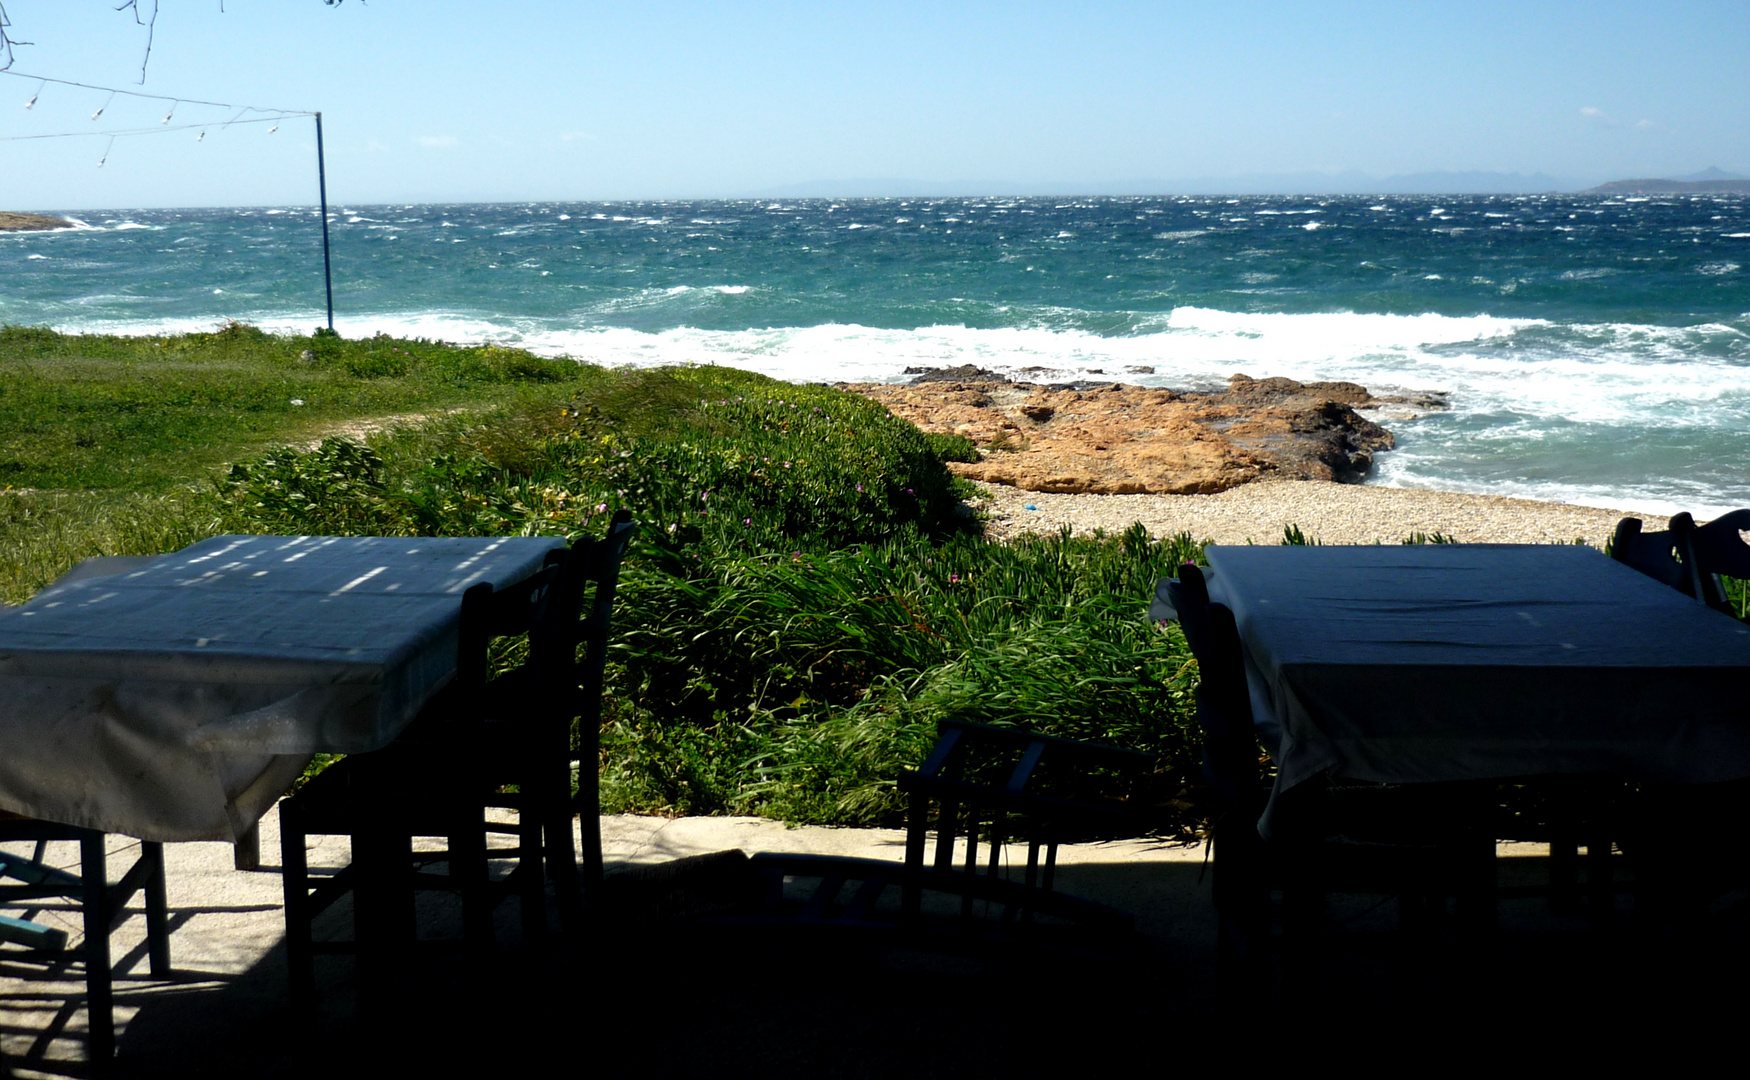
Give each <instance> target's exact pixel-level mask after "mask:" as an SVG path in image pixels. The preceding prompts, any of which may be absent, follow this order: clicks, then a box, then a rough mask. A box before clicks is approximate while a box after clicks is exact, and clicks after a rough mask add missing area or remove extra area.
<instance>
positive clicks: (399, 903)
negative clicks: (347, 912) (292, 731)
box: [351, 754, 417, 1015]
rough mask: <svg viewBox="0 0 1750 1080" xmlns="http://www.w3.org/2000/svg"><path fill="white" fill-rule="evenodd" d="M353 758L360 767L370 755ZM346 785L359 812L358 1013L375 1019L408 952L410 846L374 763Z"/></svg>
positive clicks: (412, 923)
mask: <svg viewBox="0 0 1750 1080" xmlns="http://www.w3.org/2000/svg"><path fill="white" fill-rule="evenodd" d="M356 758H357V759H358V760H361V761H364V760H365V759H368V758H369V755H367V754H360V755H356ZM351 779H352V781H353V785H354V787H353V791H352V796H353V800H354V806H355V807H357V809H358V812H359V822H358V826H357V829H356V830H355V831H354V833H353V853H352V864H353V870H354V874H355V879H354V884H353V924H354V930H353V933H354V937H355V939H356V941H357V948H358V994H359V1013H360V1015H365V1014H380V1013H382V1012H384V1011H386V1010H387V1009H388V1008H390V1006H391V1003H392V1002H393V1000H394V997H393V995H392V993H391V991H392V990H393V988H394V986H395V983H396V981H397V980H398V979H399V978H401V977H402V973H403V971H404V968H405V967H406V963H407V960H408V958H409V955H410V954H411V952H412V945H413V938H414V936H415V930H416V919H417V912H416V910H415V907H414V902H413V890H412V888H410V887H409V882H408V881H407V877H408V876H409V875H410V874H411V873H412V869H411V866H412V860H413V844H412V838H411V836H409V835H408V832H407V830H406V829H405V828H404V827H402V825H401V820H400V819H401V816H402V812H403V810H404V808H402V807H400V806H398V805H397V803H398V795H399V793H398V792H396V791H394V790H391V787H392V785H390V784H388V783H386V782H382V781H386V780H387V779H388V778H387V777H380V776H379V770H377V769H376V768H375V767H374V763H370V764H365V765H361V766H360V767H359V768H358V769H357V770H356V771H355V772H354V773H353V775H352V777H351Z"/></svg>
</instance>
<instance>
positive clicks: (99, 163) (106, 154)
mask: <svg viewBox="0 0 1750 1080" xmlns="http://www.w3.org/2000/svg"><path fill="white" fill-rule="evenodd" d="M114 145H115V136H114V135H111V136H110V137H109V142H107V143H104V144H103V156H102V157H100V158H98V159H97V167H98V168H100V169H101V168H103V163H104V162H106V161H108V160H109V148H110V147H112V146H114Z"/></svg>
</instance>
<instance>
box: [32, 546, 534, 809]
mask: <svg viewBox="0 0 1750 1080" xmlns="http://www.w3.org/2000/svg"><path fill="white" fill-rule="evenodd" d="M564 545H565V541H564V540H563V539H560V538H556V537H439V538H434V537H336V536H247V535H226V536H215V537H212V538H210V539H207V540H203V541H201V542H199V543H197V544H194V545H192V546H190V547H187V548H184V549H183V550H181V551H178V552H175V553H173V554H168V555H163V556H160V557H157V558H153V559H150V560H147V561H145V562H144V563H142V564H139V565H131V564H130V565H129V567H128V568H127V569H125V570H124V571H123V572H120V573H114V574H101V575H98V576H83V577H81V576H78V575H68V578H67V579H64V580H63V581H61V582H59V583H56V584H53V585H51V586H49V587H48V588H46V589H44V590H43V591H42V592H40V593H38V594H37V595H36V596H35V597H34V598H32V599H31V600H30V601H29V602H27V603H25V604H24V605H22V606H19V607H12V608H0V809H4V810H8V811H12V812H14V813H18V814H24V815H28V816H30V817H34V818H40V819H44V820H48V821H54V822H58V823H62V824H67V825H77V826H81V827H84V828H90V829H97V830H101V831H103V832H114V833H121V834H124V835H128V836H134V837H138V838H140V839H142V840H150V841H187V840H228V841H232V842H237V841H240V840H243V839H244V838H245V837H249V836H252V834H253V828H254V826H255V823H256V821H257V820H258V819H259V818H260V817H261V816H262V815H263V814H264V813H266V812H267V810H268V809H269V808H271V807H272V806H273V804H274V802H275V801H276V800H277V799H278V798H279V797H280V796H281V795H282V794H283V793H284V792H285V791H286V789H287V788H288V787H289V786H290V785H291V784H292V782H293V781H294V780H295V779H296V778H297V777H298V776H299V774H300V773H301V772H302V770H303V769H304V768H305V767H306V765H308V763H309V762H310V761H311V759H312V757H313V756H314V755H316V754H319V753H340V754H353V753H362V752H367V751H371V750H376V749H380V748H382V747H384V746H386V745H388V744H389V743H390V742H391V741H392V740H393V739H394V738H395V737H396V735H397V734H399V733H400V732H401V731H402V730H403V729H404V728H405V727H406V726H407V725H408V724H409V723H410V722H412V720H413V718H414V717H415V716H416V715H418V713H419V711H420V709H421V707H422V706H423V705H424V704H425V703H426V702H427V701H428V700H429V699H430V698H431V697H432V696H433V695H434V694H435V693H437V691H439V690H440V689H442V687H443V686H444V685H445V684H446V683H447V682H449V681H450V679H451V678H452V677H453V676H454V675H455V672H456V656H457V651H456V650H457V633H458V624H459V620H460V614H461V600H462V593H463V592H464V591H465V590H467V589H468V588H469V587H470V586H473V585H475V584H478V583H480V582H490V583H492V584H493V585H494V586H498V587H502V586H505V585H508V584H511V583H513V582H516V581H518V580H521V579H522V578H524V577H527V576H528V575H529V574H532V573H534V572H535V571H537V570H538V569H539V568H540V567H541V566H542V565H543V563H544V562H545V560H546V558H547V556H548V553H549V552H550V551H553V550H554V549H556V548H561V547H563V546H564Z"/></svg>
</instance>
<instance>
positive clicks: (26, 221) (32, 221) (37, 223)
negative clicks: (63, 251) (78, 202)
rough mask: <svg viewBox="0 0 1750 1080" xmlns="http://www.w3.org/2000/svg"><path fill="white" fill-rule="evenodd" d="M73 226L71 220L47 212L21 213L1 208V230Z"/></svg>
mask: <svg viewBox="0 0 1750 1080" xmlns="http://www.w3.org/2000/svg"><path fill="white" fill-rule="evenodd" d="M72 227H73V223H72V222H71V221H66V220H64V219H62V218H58V217H50V216H48V215H47V214H19V213H14V212H13V211H11V210H0V232H41V231H46V230H48V229H70V228H72Z"/></svg>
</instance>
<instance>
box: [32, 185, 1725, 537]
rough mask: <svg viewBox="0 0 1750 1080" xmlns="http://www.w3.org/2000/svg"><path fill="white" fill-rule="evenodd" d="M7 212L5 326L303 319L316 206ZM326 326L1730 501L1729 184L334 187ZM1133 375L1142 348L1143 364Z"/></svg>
mask: <svg viewBox="0 0 1750 1080" xmlns="http://www.w3.org/2000/svg"><path fill="white" fill-rule="evenodd" d="M69 216H71V217H73V218H75V219H77V220H78V221H79V222H80V225H79V227H78V228H75V229H71V230H63V231H59V232H54V233H22V234H21V233H13V234H0V274H3V275H4V285H3V286H0V322H3V323H15V324H30V325H47V326H53V327H55V328H57V329H61V330H68V331H79V330H85V331H96V330H101V331H114V332H148V331H163V330H186V329H206V328H211V327H212V326H214V325H216V324H218V323H221V322H222V321H224V320H227V319H238V320H242V321H246V322H251V323H255V324H257V325H260V326H263V327H265V328H268V329H299V330H303V331H305V332H308V331H309V330H310V329H311V328H312V327H314V326H316V325H317V324H318V323H319V322H320V321H321V319H322V277H321V239H320V231H319V221H318V218H317V215H316V212H315V211H314V210H313V209H310V208H307V207H305V208H299V207H284V208H280V207H269V208H256V209H224V210H139V211H127V212H121V211H103V212H91V213H79V212H73V213H71V214H70V215H69ZM330 220H331V227H332V230H333V258H334V290H335V297H334V302H335V313H336V324H337V326H338V327H339V329H340V331H341V332H342V333H343V334H346V335H348V336H353V335H364V334H373V333H377V332H387V333H391V334H397V335H410V336H425V337H432V338H442V339H444V340H450V341H477V340H494V341H500V342H505V343H509V344H516V345H521V346H525V347H527V348H530V349H533V350H535V351H537V352H541V353H544V354H548V355H555V356H557V355H569V356H574V357H578V358H581V359H587V360H591V361H596V362H601V363H608V364H680V363H706V362H709V363H720V364H732V365H735V366H737V367H745V368H751V369H754V370H758V371H763V372H766V373H769V374H772V375H776V376H780V377H783V378H787V379H795V380H805V381H832V380H838V379H851V380H877V379H900V378H903V372H904V371H905V369H906V368H908V367H918V366H941V365H950V364H962V363H972V364H978V365H980V366H983V367H986V368H991V369H995V370H999V371H1006V372H1019V371H1021V370H1023V369H1027V370H1028V371H1029V377H1031V378H1034V379H1037V380H1040V381H1058V380H1070V379H1078V378H1101V377H1102V376H1104V377H1115V378H1121V379H1123V380H1125V381H1131V382H1139V383H1144V384H1153V385H1166V386H1174V387H1213V386H1218V385H1220V384H1221V383H1222V382H1223V381H1224V380H1225V378H1226V377H1227V376H1228V375H1229V374H1232V373H1234V372H1245V373H1246V374H1249V375H1252V376H1255V377H1264V376H1270V375H1284V376H1289V377H1291V378H1296V379H1303V380H1305V379H1349V380H1353V381H1355V382H1359V383H1362V384H1363V385H1365V386H1367V387H1368V388H1370V389H1372V390H1374V391H1375V392H1397V391H1412V392H1422V391H1440V392H1442V393H1444V394H1446V395H1447V396H1448V399H1449V401H1450V403H1451V407H1450V408H1449V409H1447V410H1445V411H1441V412H1432V413H1428V414H1426V415H1423V416H1420V417H1417V418H1414V419H1396V420H1388V421H1387V424H1388V426H1389V427H1391V428H1392V429H1393V430H1394V431H1395V432H1396V434H1397V436H1398V449H1397V450H1395V451H1393V452H1391V453H1388V454H1385V455H1382V457H1381V459H1380V464H1379V466H1378V470H1377V473H1376V475H1375V477H1374V478H1373V479H1372V481H1371V482H1374V483H1381V484H1391V485H1400V486H1413V487H1431V488H1444V489H1451V490H1461V491H1480V492H1489V493H1496V494H1505V495H1521V496H1528V497H1533V498H1543V499H1555V500H1561V501H1568V502H1580V503H1589V504H1594V505H1604V506H1615V507H1624V508H1638V509H1645V510H1650V511H1660V510H1670V509H1673V508H1685V509H1691V510H1695V511H1698V512H1700V513H1702V514H1704V515H1705V514H1706V513H1707V512H1710V511H1712V510H1717V509H1719V508H1723V507H1732V506H1750V453H1747V452H1746V450H1747V448H1750V438H1747V434H1750V199H1747V198H1744V197H1734V196H1719V197H1683V196H1672V197H1649V198H1621V197H1616V198H1606V197H1598V196H1584V195H1548V196H1524V197H1521V196H1498V197H1482V196H1454V197H1447V198H1429V197H1426V196H1413V197H1411V196H1404V197H1396V196H1392V197H1377V196H1375V197H1340V198H1296V197H1269V198H1262V197H1247V198H1189V197H1159V198H1098V199H1063V198H978V199H970V198H969V199H868V200H844V201H837V202H834V201H825V200H802V201H783V200H776V201H774V200H752V201H696V202H649V203H540V204H495V205H459V206H431V205H425V206H354V207H341V208H334V209H331V215H330ZM1138 368H1152V369H1153V372H1152V373H1142V372H1138V371H1137V370H1135V369H1138Z"/></svg>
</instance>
